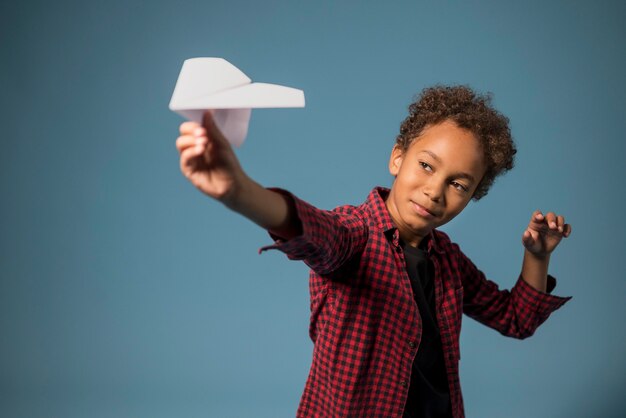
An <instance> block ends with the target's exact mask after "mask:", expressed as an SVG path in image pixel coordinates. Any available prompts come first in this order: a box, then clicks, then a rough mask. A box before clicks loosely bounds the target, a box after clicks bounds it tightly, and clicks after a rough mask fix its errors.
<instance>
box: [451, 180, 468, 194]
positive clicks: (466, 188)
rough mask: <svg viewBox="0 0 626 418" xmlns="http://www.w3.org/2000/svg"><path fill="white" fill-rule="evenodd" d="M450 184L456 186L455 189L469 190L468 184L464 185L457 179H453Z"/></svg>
mask: <svg viewBox="0 0 626 418" xmlns="http://www.w3.org/2000/svg"><path fill="white" fill-rule="evenodd" d="M450 184H451V185H452V187H454V188H455V189H457V190H459V191H461V192H467V191H468V190H469V189H468V187H467V186H465V185H463V184H461V183H459V182H456V181H453V182H452V183H450Z"/></svg>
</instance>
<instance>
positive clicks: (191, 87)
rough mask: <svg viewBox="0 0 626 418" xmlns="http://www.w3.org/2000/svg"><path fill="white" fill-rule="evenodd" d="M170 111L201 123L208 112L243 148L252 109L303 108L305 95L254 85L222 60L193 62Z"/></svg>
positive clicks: (184, 72)
mask: <svg viewBox="0 0 626 418" xmlns="http://www.w3.org/2000/svg"><path fill="white" fill-rule="evenodd" d="M169 107H170V110H172V111H174V112H176V113H178V114H180V115H181V116H183V117H185V118H187V119H189V120H192V121H195V122H202V116H203V114H204V112H205V111H207V110H209V111H211V113H212V114H213V120H214V121H215V124H216V125H217V127H218V128H219V129H220V131H222V133H223V134H224V136H225V137H226V138H227V139H228V141H229V142H230V143H231V144H233V145H235V146H240V145H241V144H242V143H243V141H244V140H245V138H246V135H247V133H248V125H249V123H250V113H251V109H253V108H277V107H304V93H303V92H302V90H298V89H294V88H291V87H285V86H280V85H276V84H267V83H252V80H251V79H250V78H248V77H247V76H246V75H245V74H244V73H243V72H241V71H240V70H239V69H238V68H237V67H235V66H234V65H232V64H231V63H229V62H228V61H226V60H224V59H222V58H191V59H188V60H186V61H185V62H184V63H183V67H182V69H181V70H180V74H179V76H178V81H177V82H176V87H175V88H174V93H173V95H172V99H171V101H170V106H169Z"/></svg>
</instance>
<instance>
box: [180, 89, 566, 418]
mask: <svg viewBox="0 0 626 418" xmlns="http://www.w3.org/2000/svg"><path fill="white" fill-rule="evenodd" d="M180 132H181V136H180V137H179V138H178V140H177V143H176V145H177V148H178V150H179V152H180V166H181V170H182V172H183V174H184V175H185V176H186V177H187V178H188V179H189V180H190V181H191V182H192V183H193V184H194V185H195V186H196V187H197V188H198V189H200V190H201V191H202V192H204V193H206V194H207V195H209V196H211V197H213V198H215V199H217V200H219V201H221V202H222V203H224V204H225V205H226V206H227V207H229V208H230V209H232V210H235V211H237V212H239V213H241V214H242V215H244V216H246V217H248V218H250V219H251V220H252V221H254V222H255V223H257V224H258V225H260V226H261V227H262V228H265V229H267V230H268V231H269V233H270V234H271V236H272V237H273V238H274V239H275V240H276V242H275V244H274V245H272V246H268V247H265V248H263V249H262V250H266V249H270V248H275V249H279V250H281V251H283V252H285V253H286V254H287V256H288V257H289V258H290V259H298V260H304V262H305V263H307V265H309V266H310V267H311V274H310V282H309V284H310V292H311V322H310V336H311V339H312V340H313V343H314V350H313V362H312V365H311V370H310V373H309V377H308V379H307V383H306V386H305V389H304V393H303V396H302V399H301V401H300V406H299V408H298V412H297V416H298V417H313V416H314V417H385V418H387V417H429V418H434V417H438V418H439V417H454V418H460V417H463V416H464V411H463V398H462V395H461V387H460V383H459V375H458V370H459V364H458V361H459V359H460V355H459V334H460V330H461V315H462V313H465V314H467V315H469V316H470V317H472V318H474V319H476V320H478V321H480V322H482V323H484V324H485V325H487V326H489V327H492V328H494V329H496V330H497V331H499V332H500V333H502V334H503V335H507V336H511V337H515V338H526V337H528V336H530V335H532V334H533V333H534V331H535V329H536V328H537V327H538V326H539V325H540V324H541V323H543V322H544V321H545V320H546V319H547V318H548V316H549V315H550V313H551V312H553V311H554V310H556V309H558V308H559V307H560V306H562V305H563V304H564V303H565V302H567V300H569V298H561V297H557V296H553V295H550V294H549V293H550V292H551V291H552V289H553V288H554V286H555V285H556V281H555V279H554V278H553V277H552V276H549V275H548V273H547V272H548V264H549V260H550V254H551V253H552V251H553V250H554V249H555V248H556V246H557V245H558V244H559V242H560V240H561V239H562V238H563V237H567V236H569V235H570V233H571V227H570V225H568V224H566V223H565V220H564V218H563V217H562V216H557V215H556V214H554V213H552V212H550V213H547V214H545V215H544V214H542V213H541V212H540V211H535V212H534V213H533V215H532V217H531V220H530V223H529V224H528V227H527V229H526V230H525V231H524V233H523V235H522V243H523V245H524V247H525V251H524V259H523V263H522V271H521V274H520V276H519V279H518V281H517V283H516V284H515V286H514V287H513V289H511V291H507V290H499V289H498V286H497V285H496V284H495V283H494V282H491V281H489V280H487V279H486V278H485V276H484V274H483V273H482V272H481V271H480V270H478V269H477V268H476V267H475V266H474V264H473V263H472V262H471V261H470V260H469V259H468V258H467V257H466V256H465V255H464V254H463V253H462V252H461V250H460V249H459V247H458V245H456V244H454V243H452V242H451V241H450V240H449V238H448V236H447V235H446V234H444V233H443V232H441V231H439V230H437V229H436V228H437V227H439V226H440V225H443V224H445V223H446V222H448V221H450V220H451V219H453V218H454V217H455V216H456V215H458V214H459V213H460V212H461V211H462V210H463V209H464V208H465V206H466V205H467V204H468V203H469V201H470V200H471V199H472V198H473V199H475V200H478V199H480V198H481V197H483V196H484V195H485V194H486V193H487V191H488V189H489V187H490V186H491V184H492V183H493V181H494V179H495V177H496V176H498V175H499V174H501V173H503V172H505V171H507V170H509V169H511V168H512V167H513V156H514V154H515V152H516V150H515V146H514V144H513V141H512V138H511V135H510V130H509V126H508V119H507V118H506V117H504V116H503V115H501V114H500V113H498V112H497V111H496V110H495V109H493V108H492V107H491V105H490V98H489V97H488V96H480V95H477V94H475V93H474V92H473V91H472V90H471V89H469V88H468V87H464V86H453V87H445V86H437V87H433V88H429V89H425V90H424V91H423V92H422V94H421V96H420V97H419V98H418V100H417V101H416V102H415V103H413V104H412V105H411V106H410V107H409V116H408V117H407V118H406V119H405V121H404V122H403V123H402V125H401V127H400V134H399V135H398V137H397V140H396V144H395V146H394V147H393V150H392V152H391V158H390V160H389V171H390V173H391V174H392V175H393V176H394V177H395V180H394V182H393V185H392V187H391V189H390V190H388V189H385V188H375V189H374V190H372V192H371V193H370V195H369V197H368V198H367V200H366V201H365V202H364V203H363V204H362V205H360V206H357V207H354V206H342V207H339V208H337V209H335V210H333V211H325V210H320V209H317V208H315V207H314V206H312V205H310V204H308V203H306V202H304V201H302V200H300V199H298V198H297V197H295V196H294V195H292V194H290V193H288V192H286V191H283V190H279V189H271V190H270V189H265V188H263V187H261V186H260V185H258V184H257V183H255V182H254V181H252V180H251V179H250V178H249V177H248V176H247V175H246V174H245V172H244V171H243V170H242V168H241V167H240V165H239V163H238V161H237V158H236V156H235V154H234V152H233V151H232V149H231V147H230V145H229V144H228V142H227V141H226V139H225V138H224V137H223V135H222V134H221V133H220V132H219V130H218V129H217V128H216V127H215V124H214V123H213V121H212V119H211V116H210V115H209V114H207V116H206V117H205V120H204V124H203V126H200V125H198V124H196V123H192V122H185V123H183V124H182V125H181V128H180Z"/></svg>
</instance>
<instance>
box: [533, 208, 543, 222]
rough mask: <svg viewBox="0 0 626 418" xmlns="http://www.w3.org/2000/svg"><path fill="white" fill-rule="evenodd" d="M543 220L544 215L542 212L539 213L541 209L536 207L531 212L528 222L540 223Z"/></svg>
mask: <svg viewBox="0 0 626 418" xmlns="http://www.w3.org/2000/svg"><path fill="white" fill-rule="evenodd" d="M543 221H544V216H543V213H541V211H540V210H539V209H537V210H536V211H534V212H533V214H532V216H531V217H530V222H531V223H533V222H534V223H542V222H543Z"/></svg>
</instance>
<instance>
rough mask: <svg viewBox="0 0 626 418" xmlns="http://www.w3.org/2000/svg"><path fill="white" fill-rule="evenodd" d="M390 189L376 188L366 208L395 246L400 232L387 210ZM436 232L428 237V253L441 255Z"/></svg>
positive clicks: (368, 199) (369, 197)
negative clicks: (433, 252)
mask: <svg viewBox="0 0 626 418" xmlns="http://www.w3.org/2000/svg"><path fill="white" fill-rule="evenodd" d="M389 191H390V190H389V189H388V188H386V187H375V188H374V189H372V191H371V192H370V194H369V196H368V197H367V201H366V206H367V208H368V209H369V212H370V214H371V216H372V218H373V220H374V223H375V224H376V225H377V226H378V228H380V229H381V230H382V231H383V233H384V234H385V236H387V239H389V240H392V241H393V244H394V245H399V240H400V232H399V231H398V228H397V227H396V226H395V225H394V223H393V220H392V219H391V215H389V211H388V210H387V205H386V204H385V200H387V196H389ZM438 241H439V240H438V237H437V233H436V230H432V231H431V232H430V235H429V236H428V253H431V252H432V251H436V252H438V253H441V252H442V250H441V245H440V244H439V242H438Z"/></svg>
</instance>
